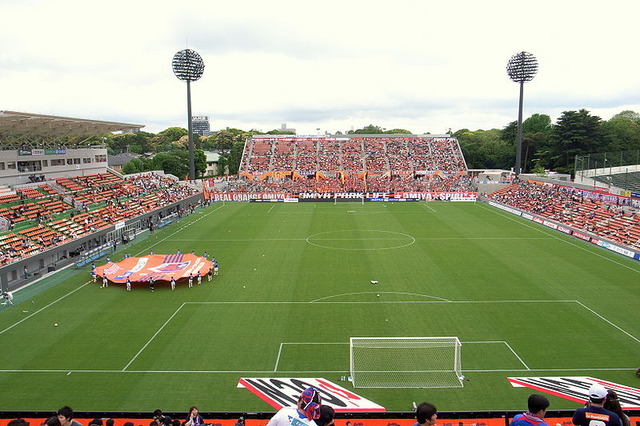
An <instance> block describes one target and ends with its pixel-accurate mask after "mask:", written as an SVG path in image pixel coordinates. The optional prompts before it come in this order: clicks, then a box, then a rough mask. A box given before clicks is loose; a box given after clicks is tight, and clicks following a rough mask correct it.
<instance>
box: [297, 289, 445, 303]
mask: <svg viewBox="0 0 640 426" xmlns="http://www.w3.org/2000/svg"><path fill="white" fill-rule="evenodd" d="M358 294H403V295H407V296H418V297H427V298H430V299H437V300H438V301H440V302H450V300H447V299H443V298H442V297H437V296H429V295H428V294H419V293H407V292H400V291H360V292H354V293H342V294H334V295H332V296H325V297H321V298H319V299H315V300H312V301H310V302H309V303H316V302H320V301H322V300H326V299H332V298H334V297H342V296H355V295H358ZM331 303H334V302H331ZM338 303H340V302H338Z"/></svg>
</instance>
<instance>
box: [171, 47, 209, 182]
mask: <svg viewBox="0 0 640 426" xmlns="http://www.w3.org/2000/svg"><path fill="white" fill-rule="evenodd" d="M203 72H204V62H203V61H202V57H201V56H200V55H199V54H198V52H196V51H195V50H191V49H184V50H181V51H179V52H178V53H176V54H175V55H173V73H174V74H175V75H176V77H178V80H182V81H186V82H187V115H188V120H189V179H190V180H195V178H196V166H195V157H194V153H193V123H192V120H191V82H192V81H196V80H199V79H200V77H202V73H203Z"/></svg>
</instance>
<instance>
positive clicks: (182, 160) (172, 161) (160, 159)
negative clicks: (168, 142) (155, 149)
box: [152, 151, 189, 179]
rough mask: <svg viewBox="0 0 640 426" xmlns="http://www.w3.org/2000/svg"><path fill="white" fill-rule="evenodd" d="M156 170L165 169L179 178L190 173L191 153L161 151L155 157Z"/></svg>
mask: <svg viewBox="0 0 640 426" xmlns="http://www.w3.org/2000/svg"><path fill="white" fill-rule="evenodd" d="M152 162H153V166H154V167H153V168H154V170H164V172H165V173H168V174H172V175H174V176H175V177H177V178H178V179H184V177H185V176H187V175H188V174H189V154H188V153H187V152H185V151H175V152H172V153H168V152H160V153H158V154H156V155H155V156H154V157H153V160H152Z"/></svg>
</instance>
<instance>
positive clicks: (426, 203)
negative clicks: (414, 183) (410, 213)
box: [420, 201, 437, 213]
mask: <svg viewBox="0 0 640 426" xmlns="http://www.w3.org/2000/svg"><path fill="white" fill-rule="evenodd" d="M420 204H423V205H424V206H425V207H426V208H428V209H429V210H431V211H432V212H434V213H437V212H436V210H435V209H434V208H433V207H431V206H430V205H429V203H428V202H426V201H424V202H421V203H420Z"/></svg>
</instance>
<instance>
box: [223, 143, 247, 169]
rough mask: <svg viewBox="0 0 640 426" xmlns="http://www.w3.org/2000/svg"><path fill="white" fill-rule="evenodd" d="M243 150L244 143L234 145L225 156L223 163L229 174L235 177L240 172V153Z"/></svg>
mask: <svg viewBox="0 0 640 426" xmlns="http://www.w3.org/2000/svg"><path fill="white" fill-rule="evenodd" d="M243 150H244V141H242V142H237V143H235V144H234V145H233V146H232V147H231V150H230V151H229V154H228V155H226V158H225V161H226V163H227V166H228V167H229V174H232V175H235V174H237V173H238V170H240V160H242V151H243Z"/></svg>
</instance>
